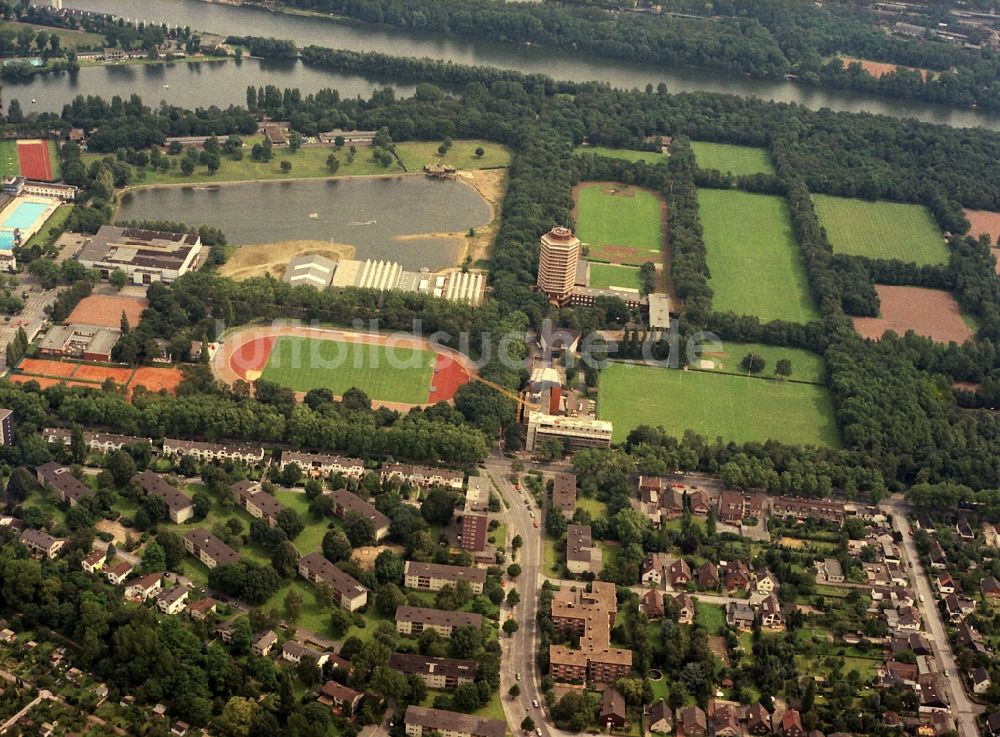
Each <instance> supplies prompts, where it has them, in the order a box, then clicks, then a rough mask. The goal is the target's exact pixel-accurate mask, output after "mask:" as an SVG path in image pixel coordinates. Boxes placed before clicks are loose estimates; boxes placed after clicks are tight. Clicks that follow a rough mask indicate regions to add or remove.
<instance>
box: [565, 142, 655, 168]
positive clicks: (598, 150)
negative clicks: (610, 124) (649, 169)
mask: <svg viewBox="0 0 1000 737" xmlns="http://www.w3.org/2000/svg"><path fill="white" fill-rule="evenodd" d="M573 153H575V154H577V155H579V156H583V155H586V154H594V155H596V156H604V157H605V158H608V159H622V160H623V161H632V162H636V161H645V162H646V163H647V164H656V163H659V162H661V161H666V160H667V155H666V154H664V153H660V152H659V151H636V150H634V149H631V148H608V147H607V146H577V147H576V148H575V149H573Z"/></svg>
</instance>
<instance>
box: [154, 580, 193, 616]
mask: <svg viewBox="0 0 1000 737" xmlns="http://www.w3.org/2000/svg"><path fill="white" fill-rule="evenodd" d="M187 597H188V590H187V588H185V587H184V586H174V587H173V588H172V589H166V590H165V591H161V592H160V593H159V594H158V595H157V597H156V606H157V608H159V610H160V611H161V612H163V613H164V614H180V613H181V612H183V611H184V609H185V608H186V607H187Z"/></svg>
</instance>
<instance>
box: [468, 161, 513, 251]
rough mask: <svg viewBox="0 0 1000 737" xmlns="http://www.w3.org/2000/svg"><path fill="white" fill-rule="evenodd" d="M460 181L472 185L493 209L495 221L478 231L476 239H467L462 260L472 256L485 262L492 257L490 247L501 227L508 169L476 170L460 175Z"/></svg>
mask: <svg viewBox="0 0 1000 737" xmlns="http://www.w3.org/2000/svg"><path fill="white" fill-rule="evenodd" d="M458 176H459V178H460V181H464V182H466V183H467V184H470V185H472V187H473V189H475V190H476V191H477V192H478V193H479V195H480V197H482V198H483V199H484V200H486V201H487V202H489V203H490V207H492V208H493V219H492V220H490V222H489V223H487V224H486V225H484V226H483V227H481V228H478V229H477V230H476V236H475V237H474V238H468V237H466V238H465V253H463V254H462V259H463V260H464V259H465V257H466V256H467V255H468V256H472V260H473V261H474V262H475V261H479V260H485V259H488V258H489V257H490V246H492V245H493V239H494V238H495V237H496V234H497V230H498V229H499V227H500V203H501V202H503V197H504V195H505V194H506V193H507V170H506V169H476V170H474V171H462V172H459V173H458Z"/></svg>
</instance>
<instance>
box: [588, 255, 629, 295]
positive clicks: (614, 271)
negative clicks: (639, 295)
mask: <svg viewBox="0 0 1000 737" xmlns="http://www.w3.org/2000/svg"><path fill="white" fill-rule="evenodd" d="M590 286H592V287H595V288H597V289H608V288H610V287H625V288H627V289H642V282H641V281H640V280H639V270H638V269H636V268H635V267H633V266H619V265H617V264H601V263H596V262H593V261H592V262H591V264H590Z"/></svg>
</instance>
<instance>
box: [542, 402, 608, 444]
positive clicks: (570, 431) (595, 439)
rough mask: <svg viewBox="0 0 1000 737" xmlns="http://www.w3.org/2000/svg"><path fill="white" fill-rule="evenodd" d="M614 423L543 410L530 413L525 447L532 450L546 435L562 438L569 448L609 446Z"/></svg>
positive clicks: (547, 436)
mask: <svg viewBox="0 0 1000 737" xmlns="http://www.w3.org/2000/svg"><path fill="white" fill-rule="evenodd" d="M613 432H614V425H612V424H611V423H610V422H608V421H606V420H597V419H594V418H591V417H564V416H562V415H549V414H546V413H544V412H538V411H531V412H529V413H528V434H527V440H526V441H525V444H524V448H525V450H528V451H533V450H534V449H535V446H536V445H537V444H538V443H539V441H541V440H543V439H545V438H555V439H556V440H561V441H562V442H563V443H565V444H566V446H567V447H568V448H569V449H570V450H579V449H580V448H609V447H611V435H612V433H613Z"/></svg>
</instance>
